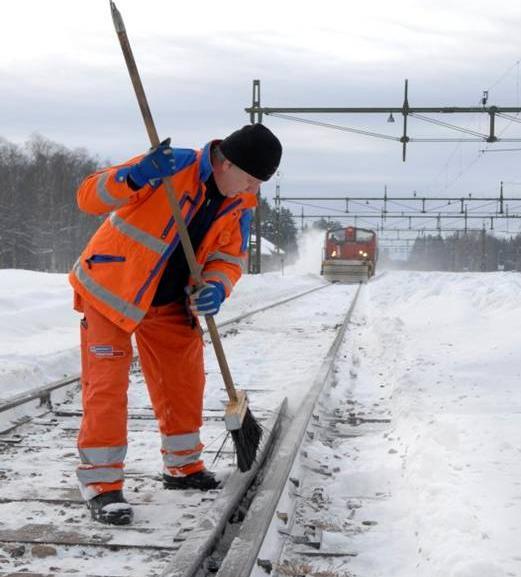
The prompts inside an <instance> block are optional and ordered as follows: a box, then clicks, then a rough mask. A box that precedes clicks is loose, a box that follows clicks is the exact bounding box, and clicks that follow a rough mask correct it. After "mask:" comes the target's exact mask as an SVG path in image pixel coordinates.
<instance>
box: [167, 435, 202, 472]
mask: <svg viewBox="0 0 521 577" xmlns="http://www.w3.org/2000/svg"><path fill="white" fill-rule="evenodd" d="M202 450H203V444H202V443H201V440H200V437H199V431H197V432H196V433H186V434H184V435H169V436H167V435H161V453H162V455H163V463H164V465H165V472H166V473H168V474H169V475H174V476H179V475H190V474H192V473H196V472H197V471H200V470H201V469H202V468H203V466H204V464H203V462H202V460H201V459H200V457H201V451H202Z"/></svg>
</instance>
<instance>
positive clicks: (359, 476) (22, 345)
mask: <svg viewBox="0 0 521 577" xmlns="http://www.w3.org/2000/svg"><path fill="white" fill-rule="evenodd" d="M310 254H312V255H313V256H312V259H311V260H308V261H307V262H305V263H300V267H299V266H296V267H293V268H292V269H291V270H288V269H287V270H286V271H285V273H284V275H281V274H280V273H269V274H265V275H258V276H245V277H243V279H242V280H241V281H240V283H239V285H238V287H237V289H236V293H235V294H234V295H233V297H232V298H231V299H230V300H229V302H228V303H227V304H226V307H225V309H224V311H223V313H222V314H221V315H219V320H225V318H226V317H227V316H228V317H230V318H231V317H234V316H236V315H237V314H239V313H240V312H241V311H243V310H244V311H245V310H249V309H250V308H254V307H255V306H260V305H262V304H263V303H267V302H270V301H274V300H276V299H277V298H278V297H280V296H286V295H289V294H291V293H293V292H297V291H299V290H306V289H307V288H311V287H312V286H316V285H317V284H319V283H320V282H321V278H320V277H319V276H318V275H317V274H316V271H317V270H318V265H317V263H318V262H319V259H320V249H319V248H317V249H316V250H314V251H312V253H310ZM520 289H521V276H520V275H518V274H517V273H487V274H479V273H464V274H452V273H436V272H432V273H415V272H389V273H387V274H386V275H384V276H383V277H381V278H377V279H375V280H374V281H372V282H371V283H369V284H368V285H367V286H366V287H365V289H364V291H363V293H362V296H361V301H360V303H359V305H358V307H357V310H356V312H355V316H354V322H353V325H352V328H351V330H350V331H349V332H348V335H347V337H346V341H345V344H344V354H343V355H341V360H340V361H339V366H338V373H337V378H338V383H337V386H336V387H335V389H334V390H333V391H332V393H331V399H332V402H333V403H338V404H339V406H340V405H341V404H342V403H344V404H345V403H346V400H350V401H351V402H355V403H356V406H357V408H358V409H359V410H365V411H366V413H367V415H369V416H370V415H371V414H375V413H378V414H379V415H382V414H385V415H387V416H388V417H389V418H390V419H391V422H390V424H389V425H388V426H387V427H386V428H384V429H376V430H375V431H373V432H368V433H367V434H366V435H363V436H361V437H357V438H355V439H352V438H350V439H345V440H343V441H342V443H341V444H340V445H339V446H337V447H336V449H335V453H336V454H341V455H342V459H341V461H338V460H337V461H338V462H337V464H338V468H339V470H338V471H336V472H335V474H334V475H332V476H331V478H329V479H328V483H329V486H328V491H329V492H330V493H331V495H333V496H334V499H333V500H332V506H333V507H336V509H335V514H337V515H338V516H339V518H340V517H342V516H344V517H345V516H346V509H345V504H346V502H347V500H348V499H349V498H350V497H352V496H353V495H366V496H370V495H373V496H374V495H376V494H378V495H385V496H386V498H383V499H373V500H368V501H367V502H364V504H363V507H362V511H363V515H364V518H365V519H366V520H367V521H371V522H374V523H376V524H374V523H369V524H368V529H367V530H364V531H363V532H360V533H358V534H355V535H354V536H352V538H350V540H349V548H350V549H351V550H353V551H357V552H358V556H357V557H356V558H353V559H352V560H350V561H349V565H348V566H347V567H348V568H349V570H350V571H353V572H354V573H355V574H356V575H360V576H363V577H384V576H385V577H504V576H505V577H507V576H508V577H510V576H512V577H513V576H518V575H521V553H520V549H519V543H521V523H520V521H519V520H520V519H521V420H520V414H521V387H520V386H519V383H520V381H521V360H520V355H519V350H520V348H521V329H520V327H521V301H520V299H519V294H520ZM319 293H320V291H319ZM319 293H316V294H319ZM335 294H336V295H337V296H336V297H335V298H336V299H338V298H340V294H341V293H340V292H338V291H337V292H336V293H335ZM346 294H347V293H346ZM335 298H333V299H320V298H313V299H311V300H312V303H313V305H314V306H315V303H316V306H317V307H321V306H322V307H329V308H331V307H337V306H339V307H340V306H341V307H342V308H345V303H344V302H342V303H339V302H336V301H335ZM306 303H307V304H306V305H305V306H306V307H309V306H310V301H309V300H307V301H306ZM303 313H306V314H318V313H320V311H319V310H318V308H317V310H313V311H310V310H306V311H303ZM280 322H284V319H281V320H280ZM77 323H78V315H77V314H76V313H74V312H73V311H72V310H71V294H70V289H69V286H68V284H67V280H66V276H65V275H53V274H43V273H34V272H29V271H12V270H1V271H0V343H1V345H2V346H1V351H0V399H2V398H3V399H5V398H8V397H10V396H11V395H12V394H14V393H15V392H19V391H21V390H23V389H24V388H31V387H33V386H36V385H41V384H43V383H45V382H49V381H52V380H54V379H58V378H61V377H62V376H63V375H65V374H75V373H77V372H78V370H79V360H78V359H79V355H78V350H77V347H78V335H77ZM313 326H314V325H312V324H310V327H313ZM310 330H311V329H310ZM303 337H305V335H303ZM290 350H291V349H290ZM244 354H245V355H250V356H251V354H252V353H251V351H246V350H245V351H244ZM275 362H276V361H275ZM234 363H235V365H237V359H235V361H234ZM276 369H277V367H273V370H274V371H276ZM330 450H331V449H329V448H326V447H324V449H323V453H324V455H325V454H327V452H328V451H330ZM329 538H332V537H331V536H329Z"/></svg>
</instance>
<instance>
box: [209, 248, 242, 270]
mask: <svg viewBox="0 0 521 577" xmlns="http://www.w3.org/2000/svg"><path fill="white" fill-rule="evenodd" d="M214 260H222V261H223V262H229V263H230V264H236V265H239V266H240V267H242V266H244V263H245V262H246V257H244V258H241V257H240V256H232V255H231V254H227V253H225V252H220V251H217V252H212V253H211V254H210V255H209V256H208V258H207V259H206V262H212V261H214Z"/></svg>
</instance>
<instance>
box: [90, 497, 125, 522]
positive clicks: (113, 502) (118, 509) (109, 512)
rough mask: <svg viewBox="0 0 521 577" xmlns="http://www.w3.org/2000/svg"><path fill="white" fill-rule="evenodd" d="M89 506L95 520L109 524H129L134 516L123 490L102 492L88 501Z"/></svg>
mask: <svg viewBox="0 0 521 577" xmlns="http://www.w3.org/2000/svg"><path fill="white" fill-rule="evenodd" d="M87 507H88V508H89V509H90V515H91V517H92V518H93V519H94V520H95V521H99V522H100V523H105V524H107V525H129V524H130V523H131V522H132V519H133V517H134V513H133V511H132V507H131V506H130V505H129V504H128V503H127V501H126V500H125V497H123V492H122V491H107V492H106V493H100V494H99V495H96V496H95V497H94V498H92V499H90V500H89V501H87Z"/></svg>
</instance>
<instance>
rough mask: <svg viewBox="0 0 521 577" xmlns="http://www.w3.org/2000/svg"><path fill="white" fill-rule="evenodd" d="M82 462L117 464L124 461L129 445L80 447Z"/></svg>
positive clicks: (87, 463)
mask: <svg viewBox="0 0 521 577" xmlns="http://www.w3.org/2000/svg"><path fill="white" fill-rule="evenodd" d="M78 452H79V454H80V459H81V462H82V463H83V464H84V465H117V464H119V463H123V461H124V460H125V455H126V454H127V446H126V445H122V446H121V447H94V448H89V449H86V448H82V447H78Z"/></svg>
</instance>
